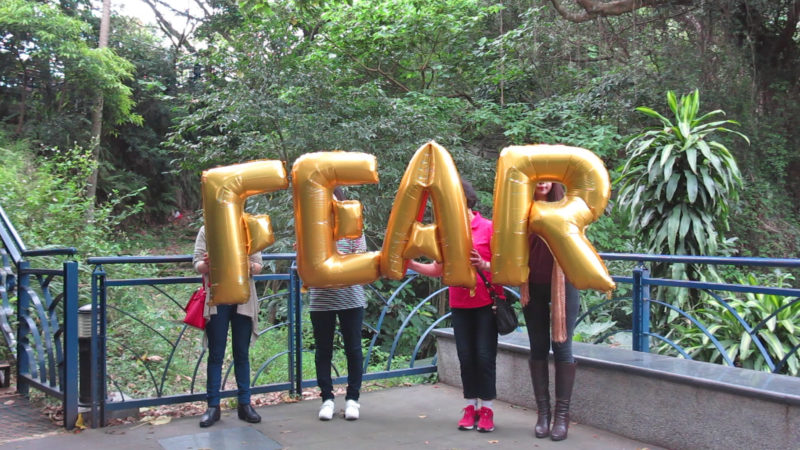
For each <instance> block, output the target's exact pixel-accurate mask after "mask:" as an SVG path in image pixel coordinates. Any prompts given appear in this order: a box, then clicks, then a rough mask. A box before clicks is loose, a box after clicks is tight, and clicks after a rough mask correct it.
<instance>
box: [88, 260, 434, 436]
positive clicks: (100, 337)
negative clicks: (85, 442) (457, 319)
mask: <svg viewBox="0 0 800 450" xmlns="http://www.w3.org/2000/svg"><path fill="white" fill-rule="evenodd" d="M262 258H263V260H264V261H265V262H266V264H268V265H273V266H275V265H281V264H277V263H280V262H283V264H282V265H284V266H286V270H285V272H283V273H272V274H260V275H256V276H254V279H255V281H256V285H257V290H258V291H259V312H260V313H259V316H260V319H261V320H260V328H261V329H260V330H258V332H257V336H258V337H257V338H256V339H255V341H254V342H253V343H252V344H251V350H250V356H251V367H252V368H253V370H252V374H251V376H252V378H251V385H252V388H251V391H252V393H253V394H259V393H265V392H275V391H289V392H290V393H300V392H301V391H302V389H303V388H304V387H310V386H315V385H316V379H315V377H314V371H313V358H304V355H306V354H308V353H310V352H313V348H312V347H313V339H311V338H310V336H311V334H312V333H311V327H310V324H309V323H308V320H307V315H306V314H304V312H303V305H304V296H303V294H302V293H301V287H300V280H299V278H298V275H297V271H296V269H295V267H294V255H293V254H272V255H269V254H265V255H262ZM190 262H191V256H188V255H185V256H165V257H98V258H89V259H88V263H89V264H91V265H93V266H94V271H93V275H92V302H91V307H90V309H86V310H85V311H83V313H84V314H86V317H87V318H90V323H91V330H90V332H87V333H86V336H85V337H83V338H82V339H85V342H86V346H85V348H86V349H87V355H83V354H82V355H81V357H88V355H94V357H91V358H90V361H91V362H90V363H87V364H86V367H87V368H88V369H87V370H88V372H89V373H92V374H97V375H96V376H92V377H91V381H90V382H89V383H87V384H86V385H85V389H82V392H81V398H82V400H86V402H85V404H86V406H87V407H88V408H89V409H90V410H91V414H92V417H100V418H101V419H100V421H99V423H105V422H106V420H107V418H108V417H109V416H110V415H111V414H112V413H113V412H114V411H117V410H127V409H130V408H140V407H147V406H154V405H164V404H174V403H183V402H190V401H199V400H204V399H205V351H206V350H205V348H204V346H203V342H202V340H203V333H202V332H200V331H199V330H196V329H193V328H191V327H188V326H187V325H185V324H183V323H182V321H181V319H182V317H183V310H182V307H183V305H184V304H185V303H186V300H187V299H188V298H189V296H190V294H191V292H192V291H193V290H194V289H195V288H196V287H197V286H199V284H200V278H199V277H198V276H194V275H193V276H179V277H154V278H113V277H111V276H109V272H111V271H113V269H112V267H113V266H121V265H126V266H136V265H154V264H155V265H158V264H178V265H183V266H184V267H185V270H186V271H191V269H190V268H191V265H190V264H189V263H190ZM127 272H128V273H130V272H131V270H130V268H128V270H127ZM133 272H135V270H134V271H133ZM416 279H417V277H416V276H415V275H412V276H410V277H408V278H407V279H406V280H404V281H403V282H402V283H400V284H399V286H397V287H396V288H394V289H392V288H391V287H388V284H384V283H381V282H376V283H373V284H371V285H369V286H368V289H367V295H368V303H369V308H371V309H379V310H380V313H379V315H378V319H377V322H376V323H369V321H368V320H365V324H364V328H363V332H362V336H364V339H365V341H366V345H365V346H366V349H365V353H366V355H365V360H364V367H363V370H364V377H363V378H364V380H365V381H366V380H375V379H382V378H393V377H401V376H408V375H421V374H429V373H433V372H436V365H435V358H433V357H432V354H433V349H434V347H435V343H434V340H433V337H432V335H431V330H432V329H433V328H434V327H435V326H437V325H439V324H441V323H442V322H443V321H446V320H447V319H448V317H449V314H446V315H445V316H443V317H438V318H437V317H434V316H435V314H434V312H435V308H434V307H433V306H432V303H434V302H435V301H437V300H438V299H439V295H438V294H439V293H441V292H442V291H443V290H444V289H439V290H437V291H435V292H434V293H432V294H429V295H427V296H423V297H422V299H421V300H420V298H419V297H418V296H417V294H416V292H414V291H413V289H412V285H413V283H414V282H415V280H416ZM418 290H419V289H417V291H418ZM412 292H414V293H413V294H412ZM404 293H405V297H404V295H403V294H404ZM410 296H413V297H414V304H413V305H407V304H405V303H402V304H401V303H400V302H399V301H398V299H399V298H401V297H404V298H408V297H410ZM305 303H307V300H306V301H305ZM389 321H392V322H393V324H394V325H395V326H396V328H395V327H394V326H393V327H390V328H391V329H390V330H388V331H387V326H386V325H387V323H388V322H389ZM422 324H424V328H422V329H421V328H420V327H421V326H422ZM423 329H424V331H422V330H423ZM395 331H396V332H395ZM340 353H341V352H340ZM229 354H230V352H229ZM231 369H232V361H230V360H228V361H226V364H225V368H224V370H223V387H225V386H226V385H227V384H228V380H229V379H230V378H232V377H230V376H229V375H230V373H231ZM333 369H334V371H335V373H336V378H335V379H334V382H335V383H340V382H344V381H346V376H344V375H340V374H339V370H338V367H337V364H336V360H335V361H334V367H333ZM103 380H106V381H105V382H103ZM235 394H236V390H235V386H234V385H233V384H232V383H231V385H230V388H229V389H223V392H222V396H223V397H233V396H235Z"/></svg>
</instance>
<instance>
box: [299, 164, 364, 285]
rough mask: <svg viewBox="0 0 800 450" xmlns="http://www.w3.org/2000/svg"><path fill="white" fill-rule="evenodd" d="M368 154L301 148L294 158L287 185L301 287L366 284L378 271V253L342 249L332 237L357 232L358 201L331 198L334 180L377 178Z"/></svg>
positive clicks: (342, 182) (359, 227)
mask: <svg viewBox="0 0 800 450" xmlns="http://www.w3.org/2000/svg"><path fill="white" fill-rule="evenodd" d="M377 165H378V163H377V161H376V159H375V157H374V156H372V155H368V154H366V153H357V152H320V153H307V154H305V155H303V156H301V157H300V158H297V160H296V161H295V162H294V166H293V167H292V187H293V193H294V194H293V197H294V215H295V216H294V217H295V232H296V233H297V271H298V273H299V274H300V278H301V279H302V280H303V285H304V286H306V287H341V286H350V285H353V284H366V283H371V282H372V281H375V280H376V279H378V277H379V276H380V265H379V259H380V255H379V253H378V252H367V253H357V254H349V255H342V254H340V253H339V251H338V250H337V248H336V241H337V240H338V239H340V238H342V237H348V238H351V239H352V238H356V237H359V236H361V232H362V231H361V230H362V218H361V205H360V203H359V202H357V201H344V202H338V201H336V202H335V201H334V200H333V189H334V188H335V187H336V186H338V185H354V184H364V183H377V182H378V171H377Z"/></svg>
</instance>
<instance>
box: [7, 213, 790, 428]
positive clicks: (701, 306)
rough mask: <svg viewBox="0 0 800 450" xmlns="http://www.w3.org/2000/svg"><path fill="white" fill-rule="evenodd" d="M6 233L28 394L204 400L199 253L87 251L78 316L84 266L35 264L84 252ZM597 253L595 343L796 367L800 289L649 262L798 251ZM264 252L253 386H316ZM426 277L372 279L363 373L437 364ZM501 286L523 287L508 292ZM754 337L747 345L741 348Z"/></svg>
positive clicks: (302, 328)
mask: <svg viewBox="0 0 800 450" xmlns="http://www.w3.org/2000/svg"><path fill="white" fill-rule="evenodd" d="M0 238H2V240H3V248H0V259H1V260H2V264H1V265H0V297H1V298H0V300H1V301H2V303H1V304H0V330H2V335H3V338H4V341H5V344H6V346H7V347H8V348H9V350H10V351H11V353H12V354H13V357H15V358H16V359H17V367H18V387H17V388H18V390H19V391H20V392H27V390H28V389H29V388H31V387H33V388H36V389H39V390H41V391H43V392H45V393H47V394H48V395H51V396H54V397H56V398H59V399H61V400H62V401H63V404H64V410H65V426H66V427H67V428H71V427H72V426H74V424H75V420H76V417H77V411H78V398H79V397H80V403H82V404H84V406H86V407H88V408H89V409H90V411H91V412H92V417H96V418H99V419H100V420H93V425H94V426H97V425H101V424H104V423H105V422H106V418H107V417H108V416H109V415H110V414H111V413H112V412H114V411H118V410H122V409H127V408H137V407H146V406H155V405H163V404H174V403H182V402H189V401H201V400H204V399H205V394H204V383H203V381H204V376H205V375H204V370H203V368H204V364H205V350H204V348H203V345H202V333H201V332H199V331H196V330H194V329H188V328H187V327H186V326H185V325H183V324H182V322H181V321H180V320H181V318H182V315H183V311H182V307H183V305H184V304H185V302H186V300H187V299H188V298H189V295H190V293H191V292H192V291H193V290H194V288H195V287H196V286H198V285H199V283H200V278H199V277H198V276H196V275H194V274H193V272H192V269H191V266H190V264H189V262H190V261H191V257H190V256H187V255H180V256H153V257H109V258H102V257H101V258H90V259H89V260H88V263H89V264H90V265H92V266H94V270H93V272H92V275H91V282H90V283H89V284H90V286H91V292H88V291H87V293H86V296H85V298H87V300H86V301H85V303H87V304H90V305H91V307H90V309H89V310H86V311H81V313H80V314H79V313H78V306H79V304H78V263H77V262H75V261H67V262H64V263H63V264H62V267H59V268H55V269H44V268H33V267H31V263H30V261H45V262H46V264H52V263H51V262H50V261H52V260H53V258H52V256H54V255H72V254H74V253H75V249H71V248H67V249H45V250H27V249H26V248H25V246H24V245H23V243H22V241H21V240H20V239H19V235H18V234H17V233H16V231H15V230H14V229H13V226H11V224H10V222H8V219H7V217H6V216H5V213H4V212H3V211H2V209H0ZM40 257H45V258H44V259H39V258H40ZM601 257H602V258H603V259H604V260H605V261H606V262H607V263H608V265H609V268H610V269H611V273H612V274H613V275H614V276H613V278H614V280H615V282H616V283H617V285H618V289H617V291H615V294H616V295H615V296H613V297H610V298H604V299H599V300H598V299H597V298H595V300H594V301H593V302H586V300H585V299H586V297H589V296H592V295H594V296H595V297H597V295H596V294H593V293H592V292H584V293H583V294H582V295H583V297H584V306H588V308H585V310H584V311H583V312H582V314H581V315H580V316H579V319H578V320H579V323H582V324H595V323H599V322H601V321H602V320H610V319H608V317H609V312H610V311H611V312H613V313H614V317H613V322H614V325H613V326H611V327H610V328H608V329H606V330H605V331H603V332H602V333H600V334H597V335H591V336H588V337H589V338H590V339H587V340H589V341H591V342H594V343H607V342H608V339H609V338H614V337H616V336H619V335H627V336H629V337H630V343H629V345H630V348H631V349H632V350H637V351H644V352H659V353H664V354H671V355H675V356H679V357H684V358H695V359H702V360H711V361H719V362H721V363H723V364H727V365H743V364H746V363H747V361H748V358H747V357H745V356H743V355H744V353H743V351H742V349H744V348H750V349H751V350H746V351H749V352H750V357H749V359H753V357H754V356H753V355H755V357H757V359H759V361H760V362H761V363H760V364H761V366H760V367H762V368H763V370H769V371H771V372H774V373H791V374H794V373H796V372H797V365H798V363H797V361H798V349H799V348H800V342H798V338H797V333H793V334H792V333H788V334H784V335H781V336H788V337H784V338H783V340H781V341H780V342H777V343H776V342H775V341H774V339H775V336H778V335H780V334H779V331H781V332H782V331H786V330H788V329H789V328H791V327H792V326H794V325H793V324H796V323H797V321H794V322H792V323H788V322H786V319H785V318H782V319H781V320H778V318H779V317H783V316H784V315H786V314H787V313H789V312H792V314H794V313H793V311H797V312H798V314H797V315H799V316H800V303H798V302H799V301H800V300H798V298H799V297H800V289H797V288H792V287H784V286H782V285H780V284H776V285H766V286H753V285H749V284H746V283H738V284H735V283H722V282H706V281H685V280H676V279H669V278H656V277H653V276H651V270H650V268H649V267H648V266H649V265H651V264H658V265H670V264H691V265H696V266H730V267H735V268H738V269H737V270H738V271H741V270H743V269H744V268H747V267H757V268H764V267H767V268H789V269H792V270H794V269H797V268H800V259H770V258H727V257H690V256H666V255H639V254H615V253H604V254H601ZM263 258H264V260H265V261H267V262H269V263H270V264H273V265H276V266H282V267H283V268H284V269H282V270H279V271H276V272H275V273H271V274H262V275H257V276H256V277H255V278H256V280H257V282H258V286H259V289H260V293H261V294H260V298H259V302H260V310H261V312H262V315H276V316H278V317H280V320H277V321H275V323H269V324H266V325H264V326H262V327H261V329H260V330H258V336H259V338H258V339H256V341H255V342H254V344H253V349H252V350H251V355H252V361H253V363H254V364H253V365H252V366H251V367H252V369H253V370H252V384H253V386H254V387H253V393H255V394H258V393H266V392H277V391H289V392H291V393H299V392H301V390H302V389H303V388H306V387H309V386H313V385H315V380H314V377H313V369H312V368H313V364H310V363H311V362H312V361H311V358H308V357H307V355H308V354H309V353H311V352H313V349H312V348H311V347H312V346H311V345H310V342H309V341H311V339H307V337H308V336H310V334H311V333H310V327H309V326H308V323H307V314H306V313H305V312H304V297H303V295H302V293H301V286H300V280H299V278H298V276H297V272H296V270H295V268H294V266H293V261H294V255H292V254H279V255H263ZM164 267H166V270H165V269H164ZM175 270H179V271H180V273H179V274H178V276H172V275H152V276H148V275H147V274H157V273H161V272H165V271H173V272H174V271H175ZM739 273H741V272H739ZM184 274H191V275H190V276H184ZM111 275H114V276H111ZM430 286H432V287H430ZM430 286H425V283H420V282H419V279H418V277H417V276H416V274H411V275H410V276H408V277H407V278H406V279H404V280H402V281H401V282H392V283H389V282H386V281H385V280H379V281H378V282H376V283H374V284H372V285H369V286H368V289H367V291H368V295H369V298H370V300H369V307H368V308H369V309H371V312H370V314H369V317H375V319H374V320H375V323H371V322H370V321H367V322H369V323H365V328H364V330H363V333H364V334H363V335H364V338H365V339H366V340H367V341H368V342H367V345H365V347H366V348H365V365H364V371H365V372H366V373H365V376H364V379H365V380H374V379H381V378H389V377H397V376H405V375H414V374H428V373H433V372H435V371H436V355H435V354H434V350H433V345H432V338H431V336H430V335H431V331H432V330H433V329H434V328H436V327H440V326H446V324H447V321H448V319H449V313H447V312H445V311H444V308H442V307H441V302H442V301H443V294H444V291H445V289H446V288H443V287H441V285H437V284H436V283H435V282H433V283H431V285H430ZM506 291H507V293H508V294H509V295H512V296H514V295H516V292H515V291H514V290H512V289H507V290H506ZM687 293H689V294H688V295H690V296H691V297H692V298H693V299H694V301H695V303H694V304H687V305H689V306H683V307H682V306H680V304H679V302H677V301H676V298H677V296H680V295H684V296H686V295H687ZM89 297H90V298H91V300H90V301H89V300H88V298H89ZM437 302H439V305H437ZM698 302H699V303H698ZM746 302H751V303H753V302H755V303H759V302H760V303H768V302H772V303H775V305H773V307H771V309H770V310H769V311H767V312H764V313H763V314H761V315H759V316H757V317H755V318H752V317H750V316H747V315H745V314H744V312H743V311H742V310H741V308H742V304H744V303H746ZM437 306H439V307H437ZM153 311H155V313H154V312H153ZM276 311H277V312H276ZM79 316H81V317H82V318H88V323H89V327H88V328H87V330H88V331H89V332H88V334H84V335H80V332H79V331H78V324H79V323H80V320H81V319H79ZM723 319H724V320H727V325H728V326H729V328H734V332H735V333H738V334H737V336H738V338H739V339H740V340H742V342H739V347H738V349H737V348H734V347H735V346H734V345H733V344H732V343H731V342H730V339H729V336H728V335H727V334H725V333H729V332H730V331H729V330H728V331H726V330H723V329H722V327H721V325H720V321H721V320H723ZM786 327H789V328H786ZM81 330H83V327H81ZM389 330H391V331H389ZM84 333H85V330H84ZM748 342H749V347H748V346H746V345H744V344H745V343H748ZM79 344H80V345H79ZM616 344H619V342H616V343H615V345H616ZM626 345H627V344H626ZM79 348H80V349H81V350H80V351H78V349H79ZM337 353H342V352H337ZM78 361H81V369H80V371H79V370H78ZM84 362H85V363H86V365H85V367H84V365H83V363H84ZM230 369H231V367H230V366H228V368H227V371H226V372H225V375H224V380H223V385H225V384H226V383H227V382H228V381H229V380H231V379H232V377H231V375H232V374H231V373H230ZM334 370H335V372H336V375H337V378H336V379H335V382H336V383H341V382H344V381H346V377H345V376H340V374H339V371H338V369H337V368H336V367H334ZM79 373H80V377H78V374H79ZM79 378H80V380H79ZM79 381H80V382H81V383H80V384H81V389H80V392H79V388H78V385H79ZM84 385H85V386H86V389H85V392H84ZM223 395H225V396H228V397H230V396H234V395H235V391H234V390H233V389H228V390H225V392H224V394H223Z"/></svg>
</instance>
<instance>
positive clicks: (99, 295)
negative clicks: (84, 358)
mask: <svg viewBox="0 0 800 450" xmlns="http://www.w3.org/2000/svg"><path fill="white" fill-rule="evenodd" d="M105 276H106V273H105V271H104V270H103V267H102V266H96V267H95V269H94V271H92V319H91V321H92V339H91V343H90V345H89V351H90V354H91V359H90V363H89V372H90V380H91V381H90V383H89V384H90V386H89V388H90V391H91V402H90V411H91V416H92V428H97V427H98V426H100V425H105V398H106V395H105V394H106V387H105V386H106V358H105V348H106V343H105V317H106V309H105V307H106V285H105ZM98 324H99V327H98ZM101 337H103V339H102V340H101Z"/></svg>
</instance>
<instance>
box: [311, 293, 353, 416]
mask: <svg viewBox="0 0 800 450" xmlns="http://www.w3.org/2000/svg"><path fill="white" fill-rule="evenodd" d="M336 317H339V331H341V333H342V338H343V340H344V353H345V356H347V396H346V397H345V398H346V399H347V400H356V401H358V396H359V392H360V391H361V377H362V371H363V367H362V366H363V364H364V354H363V353H362V352H361V323H362V321H363V320H364V308H351V309H340V310H338V311H311V325H312V326H313V327H314V345H315V346H316V355H315V356H314V364H315V366H316V369H317V384H318V385H319V388H320V390H321V391H322V401H325V400H333V381H332V379H331V361H332V360H333V335H334V332H335V331H336Z"/></svg>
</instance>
